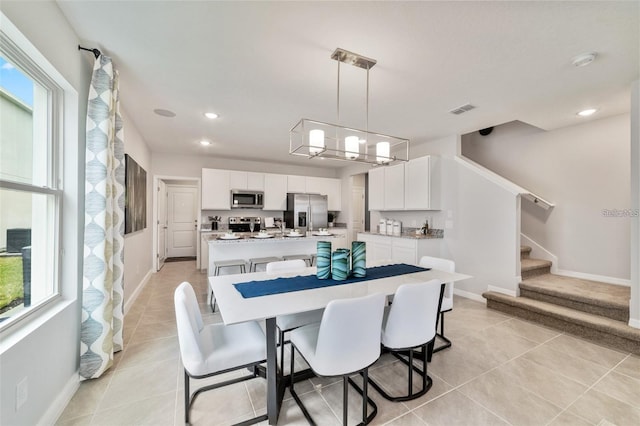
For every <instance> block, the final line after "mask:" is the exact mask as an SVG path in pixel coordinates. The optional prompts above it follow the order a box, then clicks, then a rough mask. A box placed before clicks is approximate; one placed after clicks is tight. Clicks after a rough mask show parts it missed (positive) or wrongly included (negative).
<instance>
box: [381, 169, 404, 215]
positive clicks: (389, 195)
mask: <svg viewBox="0 0 640 426" xmlns="http://www.w3.org/2000/svg"><path fill="white" fill-rule="evenodd" d="M384 208H385V210H403V209H404V164H396V165H395V166H387V167H385V170H384Z"/></svg>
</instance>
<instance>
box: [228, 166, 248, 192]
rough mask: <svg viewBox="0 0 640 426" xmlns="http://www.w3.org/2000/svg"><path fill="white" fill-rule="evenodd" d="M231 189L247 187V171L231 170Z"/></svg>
mask: <svg viewBox="0 0 640 426" xmlns="http://www.w3.org/2000/svg"><path fill="white" fill-rule="evenodd" d="M229 189H230V190H231V189H247V172H241V171H237V170H229Z"/></svg>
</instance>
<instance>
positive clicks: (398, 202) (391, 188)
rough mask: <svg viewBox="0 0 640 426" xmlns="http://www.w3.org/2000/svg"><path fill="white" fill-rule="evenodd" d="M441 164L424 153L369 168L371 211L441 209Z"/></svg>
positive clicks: (435, 158) (436, 158)
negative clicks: (420, 155)
mask: <svg viewBox="0 0 640 426" xmlns="http://www.w3.org/2000/svg"><path fill="white" fill-rule="evenodd" d="M439 209H440V163H439V159H438V157H433V156H429V155H428V156H425V157H420V158H416V159H413V160H411V161H408V162H407V163H402V164H397V165H395V166H388V167H377V168H374V169H371V170H369V210H378V211H385V210H389V211H393V210H439Z"/></svg>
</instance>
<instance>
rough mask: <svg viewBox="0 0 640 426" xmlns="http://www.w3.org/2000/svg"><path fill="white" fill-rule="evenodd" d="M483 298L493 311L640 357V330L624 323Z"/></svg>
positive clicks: (522, 300) (524, 301) (523, 300)
mask: <svg viewBox="0 0 640 426" xmlns="http://www.w3.org/2000/svg"><path fill="white" fill-rule="evenodd" d="M482 296H483V297H484V298H485V299H487V307H488V308H490V309H495V310H497V311H501V312H504V313H507V314H510V315H514V316H517V317H520V318H524V319H526V320H529V321H533V322H537V323H540V324H542V325H546V326H547V327H551V328H555V329H557V330H561V331H564V332H567V333H570V334H573V335H576V336H579V337H583V338H585V339H589V340H592V341H594V342H595V343H598V344H604V345H609V346H612V347H615V348H618V349H621V350H623V351H628V352H632V353H634V354H637V355H640V329H637V328H633V327H630V326H628V325H626V324H624V323H622V322H620V321H616V320H612V319H610V318H605V317H602V316H600V315H594V314H590V313H587V312H582V311H576V310H574V309H571V308H566V307H564V306H558V305H554V304H551V303H547V302H542V301H540V300H534V299H529V298H527V297H512V296H507V295H505V294H502V293H498V292H495V291H488V292H485V293H484V294H483V295H482Z"/></svg>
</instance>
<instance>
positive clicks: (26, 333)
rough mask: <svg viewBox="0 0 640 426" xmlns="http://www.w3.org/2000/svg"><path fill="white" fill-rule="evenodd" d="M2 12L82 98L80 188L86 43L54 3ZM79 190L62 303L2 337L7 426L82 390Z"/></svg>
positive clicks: (71, 202)
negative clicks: (20, 399) (22, 398)
mask: <svg viewBox="0 0 640 426" xmlns="http://www.w3.org/2000/svg"><path fill="white" fill-rule="evenodd" d="M0 10H2V12H3V13H4V14H5V15H6V16H7V17H8V19H9V20H10V21H11V22H12V23H13V24H14V25H15V26H16V27H18V29H19V30H20V31H21V32H22V33H23V34H24V35H25V36H26V37H27V38H28V39H29V41H30V42H31V43H32V44H33V45H34V46H35V47H36V48H37V49H38V50H39V51H40V53H42V55H44V56H45V57H46V58H47V60H48V61H49V62H50V63H51V64H52V65H53V66H54V67H55V68H56V69H57V70H58V71H59V72H60V73H61V74H62V75H63V76H64V78H65V79H66V80H67V81H68V82H69V83H70V84H71V86H73V88H75V90H76V91H77V93H78V100H76V105H74V109H77V113H76V114H75V116H72V117H66V119H67V120H68V121H67V122H68V123H69V124H70V125H71V127H73V128H74V129H75V130H77V132H69V134H67V135H66V139H65V148H68V149H70V150H71V151H72V152H70V154H71V158H73V160H74V161H73V162H72V163H73V166H69V167H68V168H65V183H66V184H65V187H66V189H67V190H72V191H73V190H74V188H77V187H78V182H84V169H83V168H81V167H80V168H79V169H80V170H79V171H78V172H77V173H75V167H76V164H84V136H83V135H84V134H85V120H78V117H85V116H86V99H87V94H88V86H89V80H90V75H91V66H90V63H89V62H88V61H87V58H86V57H85V56H84V55H82V54H81V53H79V52H78V43H79V40H78V38H77V37H76V35H75V33H74V32H73V31H72V30H71V28H70V27H69V25H68V24H67V21H66V19H65V18H64V16H63V15H62V13H61V12H60V10H59V9H58V7H57V5H56V4H55V3H54V2H51V1H49V2H18V1H7V0H3V1H2V2H0ZM0 25H3V28H4V25H6V22H4V21H3V22H0ZM78 135H80V136H79V138H80V148H79V149H78V147H77V144H78ZM68 171H74V175H75V176H74V175H72V176H68V174H69V173H68ZM74 178H76V179H74ZM74 180H75V181H74ZM80 188H82V186H81V187H80ZM78 192H79V194H78V199H75V198H73V199H67V200H65V206H66V207H65V209H71V210H72V211H73V212H74V214H72V215H67V217H64V218H63V221H64V226H65V228H64V229H65V236H64V239H65V240H66V244H67V246H66V249H65V251H66V253H67V255H66V257H65V258H64V259H63V274H64V275H63V282H62V283H61V285H62V291H63V298H62V299H63V300H61V301H60V302H59V303H55V304H53V306H52V307H48V308H47V309H44V310H43V316H41V317H39V318H38V319H37V320H29V321H27V323H26V324H24V327H18V330H10V332H9V333H3V335H2V336H1V338H0V371H1V374H2V380H1V381H0V424H3V425H33V424H51V423H53V422H54V421H55V419H56V417H57V415H58V414H59V412H60V411H58V410H61V409H62V408H64V404H66V402H67V398H70V397H71V394H72V392H73V391H74V389H75V386H77V371H78V362H79V333H80V331H79V318H80V305H79V303H78V300H77V297H78V295H79V292H80V288H81V285H80V283H81V278H80V277H81V274H82V266H81V265H82V262H81V256H82V250H81V249H80V250H78V248H79V247H82V232H81V229H82V226H83V223H82V218H83V217H84V216H83V215H82V214H80V211H81V210H82V209H83V207H84V191H82V190H81V189H80V190H79V191H78ZM69 239H71V241H69ZM15 328H16V327H12V329H15ZM24 377H27V379H28V399H27V402H26V403H25V405H23V406H22V407H21V408H20V410H18V411H16V406H15V394H16V383H17V381H19V380H21V379H22V378H24Z"/></svg>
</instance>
